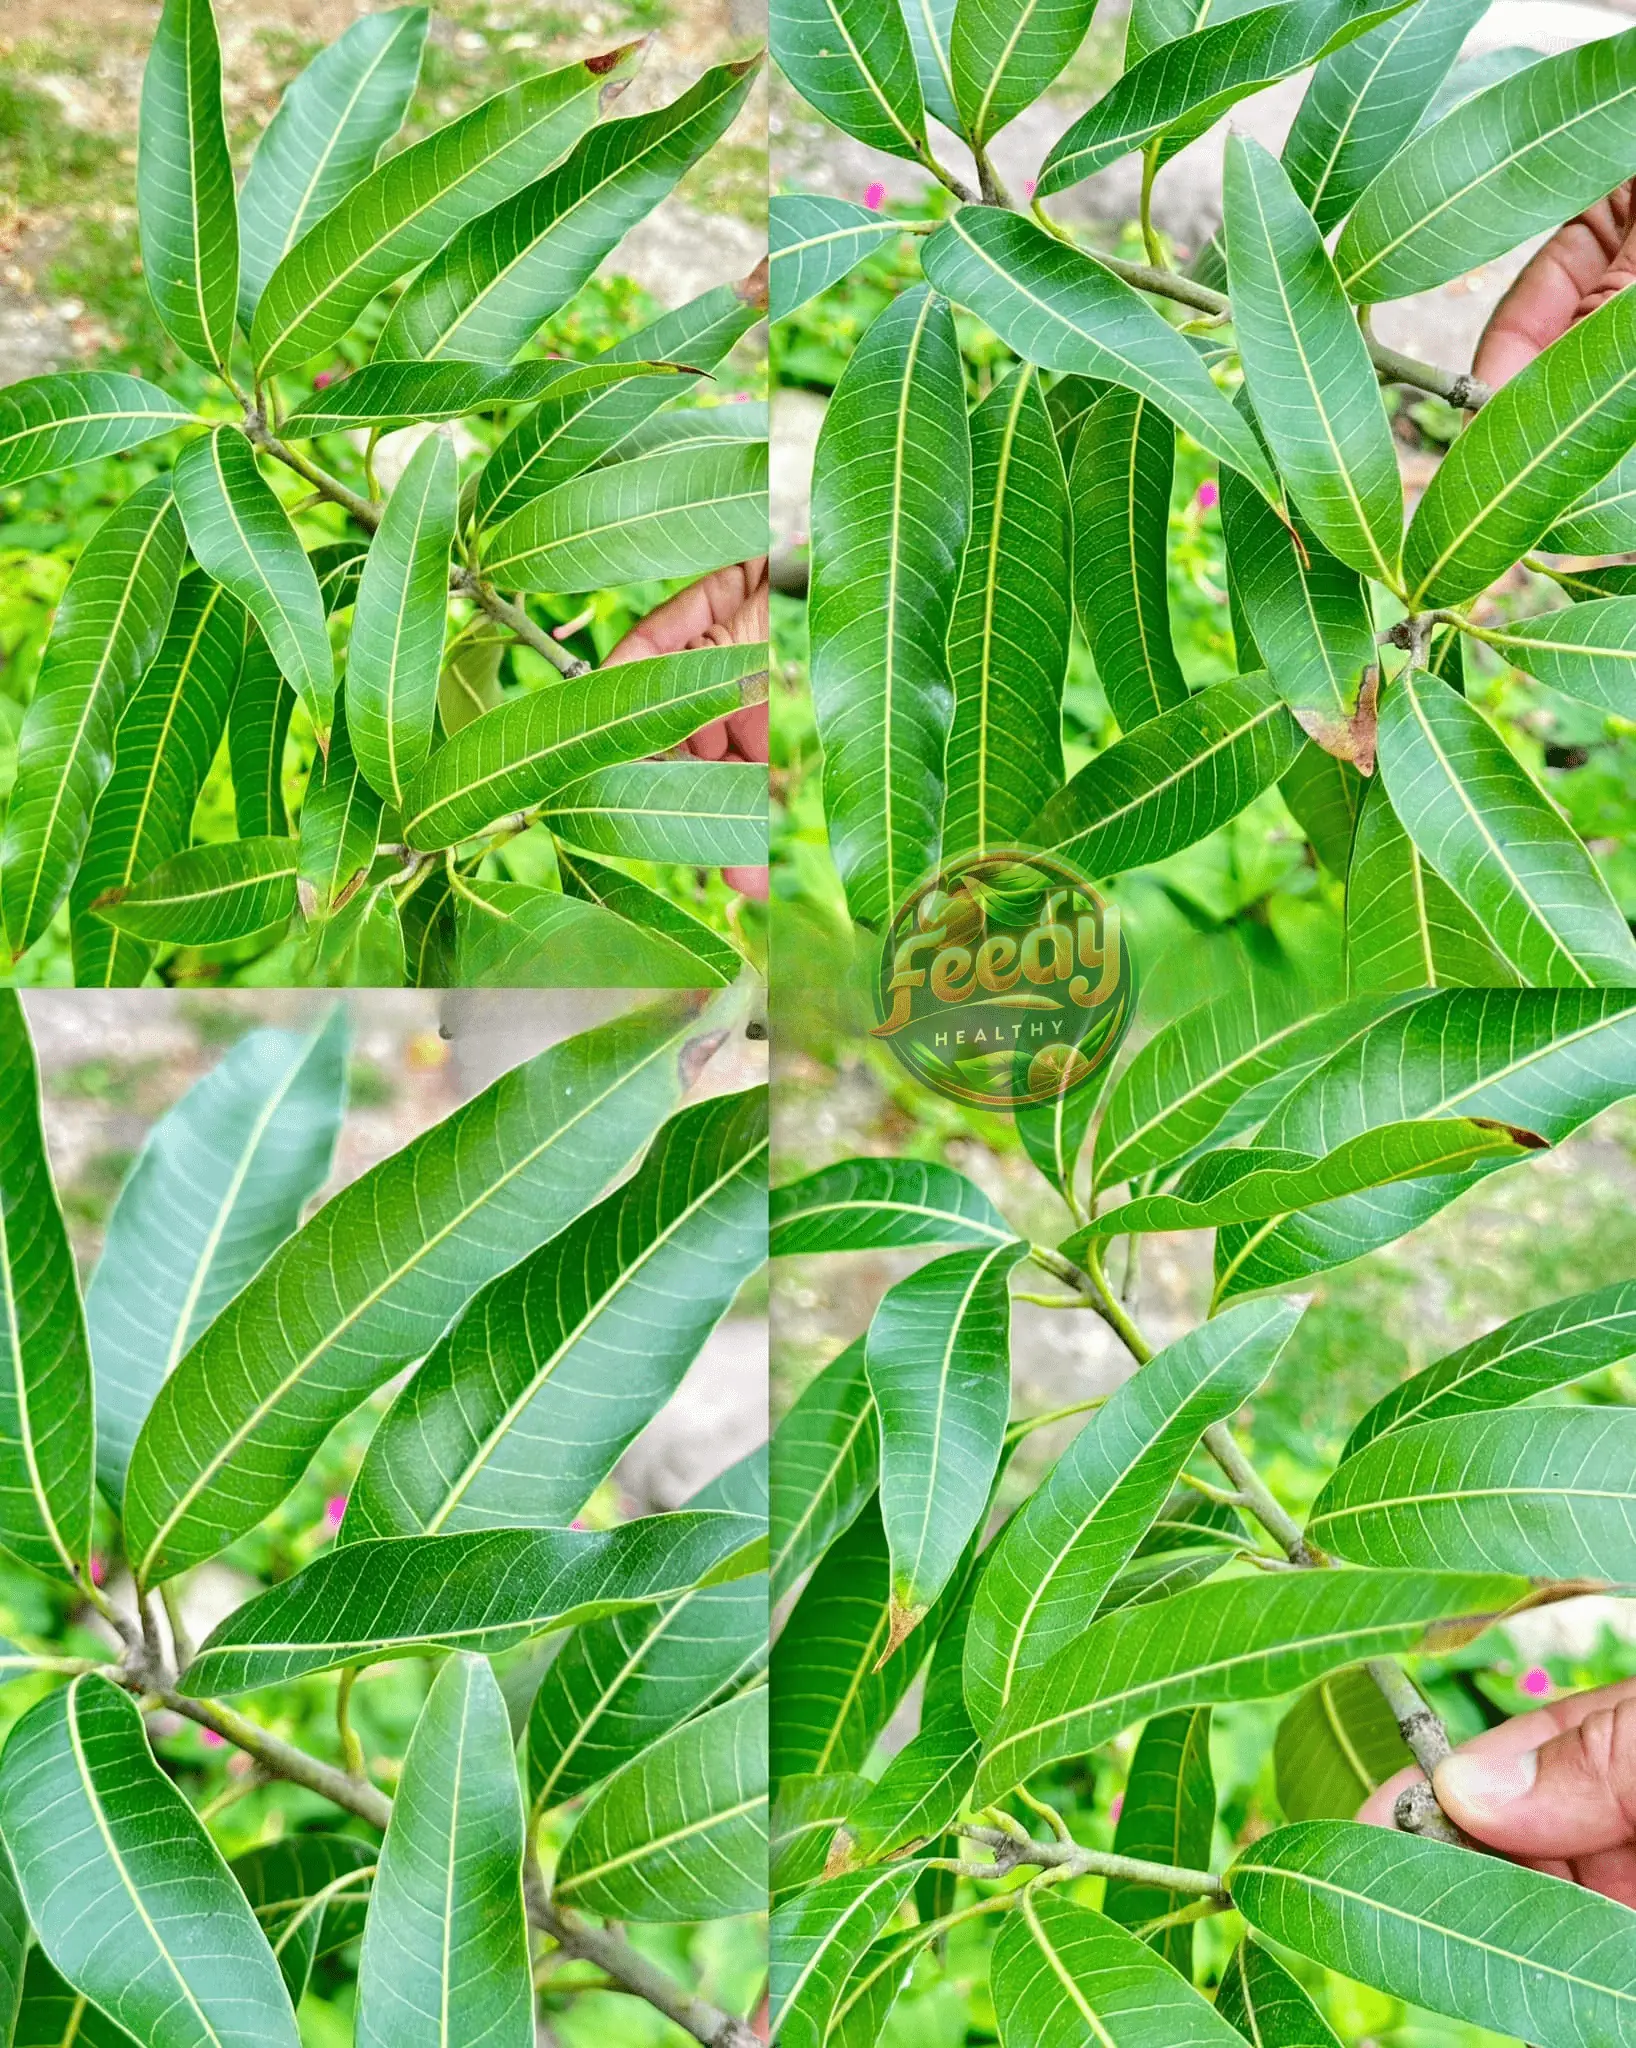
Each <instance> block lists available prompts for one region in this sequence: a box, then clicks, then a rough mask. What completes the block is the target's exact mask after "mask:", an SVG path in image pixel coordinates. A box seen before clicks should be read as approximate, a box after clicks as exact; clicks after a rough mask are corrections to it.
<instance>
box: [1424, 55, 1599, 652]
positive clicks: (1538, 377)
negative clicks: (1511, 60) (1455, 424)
mask: <svg viewBox="0 0 1636 2048" xmlns="http://www.w3.org/2000/svg"><path fill="white" fill-rule="evenodd" d="M1631 33H1632V36H1633V37H1636V30H1633V31H1632V32H1631ZM1617 40H1623V39H1622V38H1618V39H1617ZM1590 47H1591V48H1593V49H1594V48H1595V47H1596V45H1594V44H1592V45H1591V46H1590ZM1633 71H1636V53H1633ZM1632 91H1633V93H1636V77H1633V82H1632ZM1633 350H1636V304H1633V303H1632V302H1631V301H1630V300H1629V299H1628V298H1626V297H1625V295H1624V294H1623V293H1622V292H1621V293H1619V294H1617V295H1616V296H1615V297H1613V298H1611V299H1609V300H1608V302H1607V303H1606V305H1604V306H1601V307H1599V308H1598V309H1597V311H1596V312H1594V313H1592V314H1590V315H1589V317H1588V318H1586V319H1584V320H1582V321H1580V322H1579V324H1578V325H1577V326H1574V327H1570V328H1569V329H1568V331H1567V333H1566V334H1564V335H1562V336H1561V337H1560V338H1559V339H1558V340H1556V341H1554V342H1552V343H1551V345H1550V347H1549V348H1547V349H1545V350H1544V351H1543V352H1542V353H1541V354H1539V355H1537V356H1536V357H1535V358H1534V360H1533V361H1532V362H1531V363H1530V364H1529V365H1528V367H1527V368H1526V369H1525V370H1521V371H1519V372H1518V374H1517V375H1516V376H1515V377H1513V378H1512V379H1511V381H1510V383H1509V384H1507V385H1505V386H1504V388H1503V389H1502V390H1500V391H1499V392H1497V393H1496V394H1495V396H1494V397H1493V398H1492V399H1491V400H1490V401H1489V403H1488V404H1487V405H1485V406H1484V408H1483V410H1482V411H1481V412H1480V413H1479V414H1478V415H1477V417H1476V418H1475V419H1474V420H1473V421H1472V423H1471V425H1470V426H1469V427H1467V428H1466V430H1465V432H1464V433H1463V434H1461V435H1460V437H1459V438H1458V439H1457V440H1456V441H1455V443H1454V446H1453V447H1452V448H1451V449H1450V450H1449V452H1448V455H1447V456H1446V458H1445V459H1444V461H1443V463H1442V464H1441V466H1440V467H1439V469H1438V471H1437V474H1436V475H1435V476H1434V477H1433V479H1432V481H1431V484H1430V486H1429V487H1428V489H1427V491H1426V495H1425V496H1424V497H1423V498H1422V499H1421V501H1420V507H1419V510H1418V511H1417V512H1416V513H1415V515H1414V518H1413V520H1412V521H1411V523H1410V526H1409V532H1408V538H1407V539H1406V541H1405V542H1404V549H1403V575H1404V579H1405V581H1406V583H1407V585H1408V589H1409V604H1410V606H1411V608H1412V609H1413V610H1415V611H1425V610H1429V609H1430V608H1431V607H1433V606H1435V605H1448V604H1458V603H1459V602H1460V601H1461V600H1462V599H1464V598H1468V597H1475V596H1476V595H1477V593H1478V592H1479V591H1481V590H1485V589H1487V587H1488V585H1489V584H1490V583H1492V582H1494V581H1495V579H1496V578H1497V577H1500V576H1503V575H1504V574H1505V572H1506V570H1507V569H1509V568H1510V567H1511V565H1512V564H1513V563H1514V562H1516V561H1518V560H1519V559H1520V558H1521V557H1522V556H1523V555H1524V554H1526V553H1527V551H1528V550H1529V549H1530V548H1531V547H1533V546H1534V544H1535V543H1536V542H1537V541H1539V540H1540V539H1542V538H1543V536H1544V535H1545V534H1546V533H1547V532H1548V531H1549V530H1550V528H1551V527H1552V526H1553V525H1554V524H1555V523H1556V521H1557V520H1558V519H1559V518H1560V517H1561V516H1562V514H1563V513H1565V512H1566V511H1568V509H1569V508H1570V506H1572V505H1573V504H1574V502H1575V501H1576V500H1577V499H1578V498H1580V497H1581V496H1582V495H1583V493H1584V492H1585V490H1586V489H1587V488H1588V487H1589V486H1590V485H1592V484H1594V483H1595V481H1596V479H1597V478H1598V477H1600V476H1603V475H1605V474H1606V473H1607V471H1608V469H1609V468H1610V467H1611V466H1612V465H1613V464H1614V463H1615V462H1617V461H1618V460H1619V458H1620V457H1621V456H1622V455H1624V454H1625V453H1626V452H1627V451H1628V450H1629V448H1630V446H1631V444H1632V442H1633V441H1636V370H1633V369H1632V368H1631V358H1632V352H1633Z"/></svg>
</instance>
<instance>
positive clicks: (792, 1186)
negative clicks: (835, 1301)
mask: <svg viewBox="0 0 1636 2048" xmlns="http://www.w3.org/2000/svg"><path fill="white" fill-rule="evenodd" d="M1013 1236H1014V1233H1013V1232H1012V1231H1011V1230H1010V1229H1009V1228H1008V1227H1007V1225H1006V1222H1005V1219H1004V1217H1002V1216H1001V1215H1000V1213H999V1212H998V1210H997V1209H996V1208H995V1207H994V1205H993V1203H992V1202H990V1200H989V1199H988V1197H987V1195H985V1194H984V1193H983V1192H982V1190H981V1189H980V1188H977V1187H974V1186H973V1185H972V1183H971V1182H970V1181H969V1180H967V1179H966V1177H965V1175H964V1174H960V1173H956V1172H955V1171H954V1169H953V1167H950V1166H939V1165H938V1164H937V1163H936V1162H935V1161H931V1160H925V1159H843V1160H841V1161H840V1162H839V1163H838V1164H837V1165H834V1166H824V1167H820V1168H819V1170H818V1171H817V1172H816V1173H809V1174H807V1175H806V1176H805V1177H804V1178H803V1179H801V1180H792V1181H786V1182H785V1183H784V1185H783V1186H782V1187H781V1188H774V1190H773V1200H772V1236H771V1241H770V1244H769V1249H770V1251H771V1252H772V1255H773V1257H774V1258H778V1257H780V1256H782V1255H784V1254H786V1253H790V1254H793V1253H800V1252H861V1251H878V1250H881V1249H884V1248H886V1247H897V1246H906V1245H916V1244H989V1245H993V1244H1010V1243H1011V1242H1012V1239H1013Z"/></svg>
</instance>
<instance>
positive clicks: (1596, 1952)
mask: <svg viewBox="0 0 1636 2048" xmlns="http://www.w3.org/2000/svg"><path fill="white" fill-rule="evenodd" d="M1227 1883H1228V1887H1229V1889H1230V1890H1231V1892H1232V1895H1233V1903H1234V1905H1235V1906H1237V1908H1238V1909H1239V1911H1240V1912H1241V1913H1242V1914H1243V1915H1244V1917H1245V1919H1246V1920H1248V1921H1249V1923H1250V1925H1251V1926H1252V1927H1253V1928H1254V1929H1255V1930H1256V1932H1257V1933H1258V1934H1265V1935H1267V1936H1269V1937H1270V1938H1271V1939H1272V1940H1274V1941H1277V1942H1280V1943H1282V1944H1283V1946H1284V1947H1286V1948H1291V1949H1293V1950H1294V1951H1295V1952H1296V1954H1297V1955H1305V1956H1311V1957H1312V1958H1313V1959H1314V1960H1315V1961H1320V1962H1322V1963H1323V1964H1324V1965H1325V1966H1326V1967H1327V1968H1329V1969H1332V1970H1343V1971H1345V1973H1346V1974H1347V1975H1348V1976H1351V1977H1356V1978H1358V1979H1359V1980H1360V1981H1361V1982H1363V1983H1365V1984H1370V1985H1373V1986H1374V1988H1375V1989H1376V1990H1378V1991H1387V1992H1390V1993H1391V1994H1392V1995H1393V1996H1394V1997H1397V1998H1402V1999H1406V2000H1407V2001H1408V2002H1409V2003H1410V2004H1411V2005H1419V2006H1427V2007H1429V2008H1430V2009H1431V2010H1432V2011H1433V2012H1443V2013H1449V2014H1451V2015H1452V2016H1454V2017H1456V2018H1458V2019H1461V2020H1464V2021H1465V2022H1466V2023H1467V2024H1468V2025H1470V2026H1477V2027H1489V2028H1492V2029H1493V2030H1494V2032H1496V2033H1502V2034H1511V2035H1515V2036H1516V2037H1517V2038H1518V2039H1519V2040H1520V2039H1521V2038H1522V2037H1523V2036H1524V2035H1529V2036H1531V2037H1532V2039H1533V2040H1534V2041H1535V2042H1537V2043H1538V2044H1539V2048H1591V2044H1592V2043H1593V2042H1597V2041H1604V2040H1605V2041H1616V2040H1618V2038H1619V2035H1620V2033H1621V2032H1622V2031H1628V2029H1629V2026H1630V2019H1631V2010H1632V2007H1633V2006H1636V1965H1633V1961H1632V1958H1633V1953H1636V1951H1633V1949H1632V1945H1631V1940H1630V1936H1631V1932H1632V1930H1633V1929H1636V1917H1633V1916H1632V1913H1631V1909H1630V1908H1629V1907H1628V1906H1621V1905H1617V1904H1615V1903H1614V1901H1613V1900H1611V1899H1604V1898H1603V1897H1601V1895H1600V1894H1599V1893H1597V1892H1592V1891H1585V1890H1582V1889H1581V1888H1580V1887H1579V1886H1578V1885H1575V1884H1571V1883H1570V1882H1569V1881H1568V1880H1567V1879H1565V1878H1560V1877H1546V1876H1544V1875H1542V1873H1541V1872H1539V1871H1537V1870H1526V1869H1523V1868H1522V1867H1521V1866H1520V1865H1518V1864H1515V1863H1507V1862H1505V1861H1504V1860H1503V1859H1501V1858H1499V1857H1494V1856H1488V1857H1484V1859H1483V1860H1482V1862H1481V1863H1480V1864H1478V1863H1477V1862H1476V1861H1475V1852H1474V1851H1472V1850H1470V1849H1458V1848H1454V1847H1452V1846H1450V1845H1449V1844H1447V1843H1444V1842H1432V1841H1427V1840H1426V1839H1425V1838H1424V1837H1423V1836H1416V1835H1401V1834H1394V1833H1392V1832H1391V1831H1389V1830H1388V1829H1385V1828H1366V1827H1360V1826H1358V1825H1356V1824H1355V1823H1353V1822H1350V1821H1340V1820H1328V1821H1305V1822H1301V1823H1299V1824H1297V1825H1296V1826H1294V1827H1287V1828H1279V1829H1278V1830H1277V1831H1276V1832H1275V1833H1273V1834H1270V1835H1263V1836H1262V1837H1261V1839H1260V1840H1259V1841H1258V1842H1255V1843H1253V1844H1252V1845H1251V1846H1250V1847H1249V1848H1248V1849H1246V1850H1245V1851H1244V1852H1243V1853H1242V1854H1241V1855H1240V1856H1239V1857H1238V1858H1237V1860H1236V1861H1235V1862H1234V1864H1233V1866H1232V1868H1231V1869H1230V1870H1229V1871H1228V1873H1227Z"/></svg>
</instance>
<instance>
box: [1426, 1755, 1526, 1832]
mask: <svg viewBox="0 0 1636 2048" xmlns="http://www.w3.org/2000/svg"><path fill="white" fill-rule="evenodd" d="M1538 1776H1539V1757H1538V1754H1537V1753H1536V1752H1535V1751H1534V1750H1531V1749H1526V1750H1524V1751H1523V1752H1522V1754H1521V1755H1520V1756H1470V1755H1461V1754H1460V1752H1459V1751H1456V1752H1455V1754H1454V1755H1453V1756H1451V1757H1449V1758H1448V1759H1447V1761H1446V1762H1444V1763H1441V1764H1439V1765H1438V1767H1437V1769H1436V1771H1435V1772H1434V1773H1433V1775H1432V1784H1433V1786H1434V1787H1435V1789H1436V1792H1437V1797H1438V1799H1439V1801H1440V1802H1441V1803H1442V1804H1443V1805H1444V1806H1445V1807H1448V1808H1450V1809H1452V1810H1453V1811H1454V1812H1455V1815H1456V1818H1458V1817H1459V1816H1461V1815H1466V1816H1477V1815H1481V1814H1484V1813H1495V1812H1497V1811H1498V1810H1499V1809H1500V1808H1501V1807H1506V1806H1510V1805H1511V1804H1512V1802H1513V1801H1515V1800H1518V1799H1522V1798H1524V1797H1525V1796H1526V1795H1527V1794H1528V1793H1530V1792H1532V1791H1533V1789H1534V1780H1535V1779H1536V1778H1537V1777H1538Z"/></svg>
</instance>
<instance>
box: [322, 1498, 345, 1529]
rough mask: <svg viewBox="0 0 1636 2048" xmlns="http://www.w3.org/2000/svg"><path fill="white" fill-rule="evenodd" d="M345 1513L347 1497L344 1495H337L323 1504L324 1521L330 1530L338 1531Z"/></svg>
mask: <svg viewBox="0 0 1636 2048" xmlns="http://www.w3.org/2000/svg"><path fill="white" fill-rule="evenodd" d="M346 1511H347V1497H346V1495H345V1494H344V1493H337V1494H335V1495H334V1496H333V1497H332V1498H331V1499H329V1500H327V1501H325V1503H324V1520H325V1521H326V1522H328V1524H329V1525H330V1527H331V1528H332V1529H339V1528H340V1526H341V1518H342V1516H343V1515H345V1513H346Z"/></svg>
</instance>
